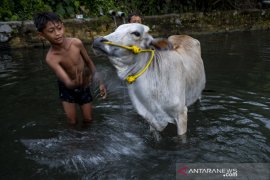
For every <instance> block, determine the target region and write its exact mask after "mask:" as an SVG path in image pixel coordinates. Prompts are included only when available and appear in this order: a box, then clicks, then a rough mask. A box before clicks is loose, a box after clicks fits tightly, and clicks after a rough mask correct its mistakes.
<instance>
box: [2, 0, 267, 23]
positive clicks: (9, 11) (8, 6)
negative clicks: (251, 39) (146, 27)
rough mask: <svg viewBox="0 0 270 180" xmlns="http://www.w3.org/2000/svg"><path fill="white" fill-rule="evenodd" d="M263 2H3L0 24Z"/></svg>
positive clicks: (253, 5) (239, 6) (212, 8)
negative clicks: (45, 15)
mask: <svg viewBox="0 0 270 180" xmlns="http://www.w3.org/2000/svg"><path fill="white" fill-rule="evenodd" d="M262 7H263V4H262V3H261V0H136V1H135V0H1V1H0V21H11V20H28V19H32V16H33V14H35V13H37V12H41V11H54V12H56V13H58V14H59V15H60V16H61V17H62V18H74V17H75V15H76V14H83V15H84V17H97V16H100V15H106V13H107V12H108V11H109V10H112V9H113V10H121V11H124V12H126V13H131V12H137V13H140V14H142V15H160V14H169V13H182V12H198V11H202V12H207V11H216V10H232V9H237V10H239V9H251V8H252V9H254V8H262Z"/></svg>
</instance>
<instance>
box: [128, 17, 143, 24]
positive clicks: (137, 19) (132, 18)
mask: <svg viewBox="0 0 270 180" xmlns="http://www.w3.org/2000/svg"><path fill="white" fill-rule="evenodd" d="M130 23H142V19H141V17H140V16H132V17H131V18H130Z"/></svg>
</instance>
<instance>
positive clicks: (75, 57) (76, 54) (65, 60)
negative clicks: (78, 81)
mask: <svg viewBox="0 0 270 180" xmlns="http://www.w3.org/2000/svg"><path fill="white" fill-rule="evenodd" d="M74 41H76V39H74V38H66V42H65V48H62V49H60V50H58V49H57V50H55V49H53V48H51V49H50V50H49V52H48V55H49V56H50V57H51V58H50V59H52V60H53V61H58V62H57V63H59V64H60V65H61V67H62V68H63V69H64V70H65V71H66V73H67V74H68V76H69V77H70V78H71V79H75V78H76V75H78V74H79V73H82V72H83V69H84V61H83V58H82V56H81V53H80V48H79V47H78V46H77V45H76V43H75V42H74Z"/></svg>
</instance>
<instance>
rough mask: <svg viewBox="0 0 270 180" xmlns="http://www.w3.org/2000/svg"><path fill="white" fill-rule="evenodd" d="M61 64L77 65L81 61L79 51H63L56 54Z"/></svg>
mask: <svg viewBox="0 0 270 180" xmlns="http://www.w3.org/2000/svg"><path fill="white" fill-rule="evenodd" d="M58 59H59V61H60V63H61V64H62V65H77V64H80V63H82V57H81V54H80V52H79V51H65V52H61V53H60V54H59V55H58Z"/></svg>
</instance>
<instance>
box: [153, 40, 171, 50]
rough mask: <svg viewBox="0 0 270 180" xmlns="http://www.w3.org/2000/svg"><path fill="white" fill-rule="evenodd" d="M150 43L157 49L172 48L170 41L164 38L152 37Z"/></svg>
mask: <svg viewBox="0 0 270 180" xmlns="http://www.w3.org/2000/svg"><path fill="white" fill-rule="evenodd" d="M151 45H152V46H154V48H155V49H158V50H171V49H173V45H172V43H170V42H169V41H168V39H165V38H159V39H153V40H152V42H151Z"/></svg>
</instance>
